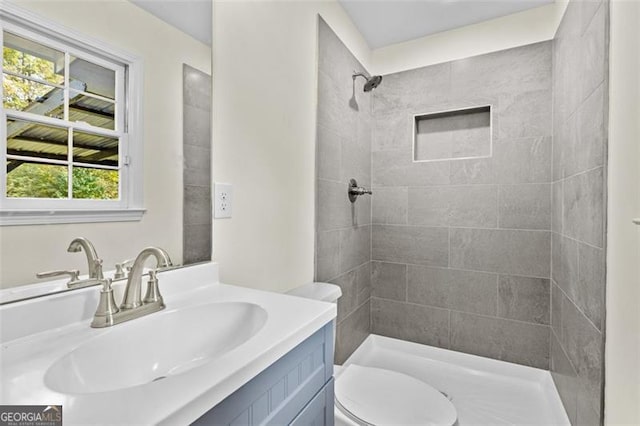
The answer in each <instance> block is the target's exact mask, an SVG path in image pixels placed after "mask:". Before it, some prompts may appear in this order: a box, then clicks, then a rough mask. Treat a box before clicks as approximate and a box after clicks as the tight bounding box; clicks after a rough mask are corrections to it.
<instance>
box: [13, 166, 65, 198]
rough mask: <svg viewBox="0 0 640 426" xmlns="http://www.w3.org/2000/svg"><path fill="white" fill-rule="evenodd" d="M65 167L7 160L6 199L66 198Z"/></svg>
mask: <svg viewBox="0 0 640 426" xmlns="http://www.w3.org/2000/svg"><path fill="white" fill-rule="evenodd" d="M67 172H68V169H67V166H57V165H50V164H38V163H28V162H23V161H20V160H7V197H9V198H67V192H68V184H67Z"/></svg>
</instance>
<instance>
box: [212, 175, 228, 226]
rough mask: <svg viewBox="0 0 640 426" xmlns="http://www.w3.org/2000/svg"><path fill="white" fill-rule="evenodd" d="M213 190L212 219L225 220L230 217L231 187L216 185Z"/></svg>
mask: <svg viewBox="0 0 640 426" xmlns="http://www.w3.org/2000/svg"><path fill="white" fill-rule="evenodd" d="M214 188H215V189H214V202H213V218H214V219H225V218H229V217H231V210H232V207H233V186H232V185H231V184H230V183H216V184H215V185H214Z"/></svg>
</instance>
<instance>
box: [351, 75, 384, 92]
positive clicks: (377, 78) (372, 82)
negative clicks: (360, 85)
mask: <svg viewBox="0 0 640 426" xmlns="http://www.w3.org/2000/svg"><path fill="white" fill-rule="evenodd" d="M356 77H362V78H364V79H365V80H367V82H366V83H365V84H364V91H365V92H370V91H372V90H373V89H375V88H376V87H378V86H379V85H380V83H381V82H382V76H381V75H374V76H372V77H367V76H366V75H364V74H362V73H355V74H353V79H354V80H355V79H356Z"/></svg>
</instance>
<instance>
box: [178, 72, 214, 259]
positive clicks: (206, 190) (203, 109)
mask: <svg viewBox="0 0 640 426" xmlns="http://www.w3.org/2000/svg"><path fill="white" fill-rule="evenodd" d="M182 81H183V107H182V108H183V118H182V121H183V127H182V128H183V133H182V143H183V156H184V164H183V171H182V173H183V174H182V176H183V218H182V229H183V234H182V235H183V237H182V239H183V242H182V253H183V263H184V264H185V265H187V264H191V263H196V262H203V261H207V260H211V238H212V235H211V215H212V211H211V76H210V75H208V74H205V73H203V72H201V71H198V70H197V69H195V68H192V67H190V66H188V65H186V64H185V65H183V68H182Z"/></svg>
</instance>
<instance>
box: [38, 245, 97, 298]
mask: <svg viewBox="0 0 640 426" xmlns="http://www.w3.org/2000/svg"><path fill="white" fill-rule="evenodd" d="M81 250H84V252H85V254H86V255H87V263H88V265H89V278H86V279H83V280H81V279H78V276H79V274H80V272H79V271H78V270H77V269H73V270H57V271H47V272H38V273H37V274H36V277H37V278H52V277H57V276H60V275H68V276H69V277H70V278H69V281H68V282H67V287H69V288H82V287H88V286H91V285H96V284H101V283H102V281H103V279H104V277H103V275H102V259H99V258H98V254H97V253H96V249H95V247H94V246H93V244H92V243H91V241H89V240H88V239H86V238H84V237H78V238H74V239H73V241H71V244H69V248H67V251H68V252H69V253H77V252H79V251H81Z"/></svg>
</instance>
